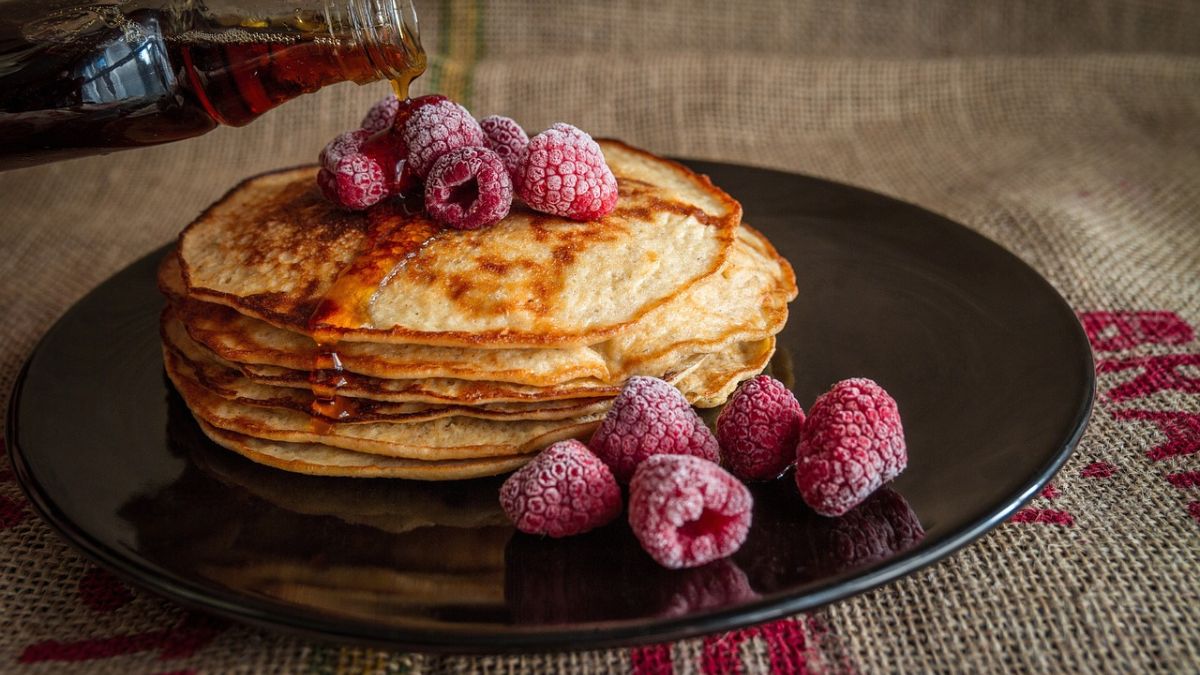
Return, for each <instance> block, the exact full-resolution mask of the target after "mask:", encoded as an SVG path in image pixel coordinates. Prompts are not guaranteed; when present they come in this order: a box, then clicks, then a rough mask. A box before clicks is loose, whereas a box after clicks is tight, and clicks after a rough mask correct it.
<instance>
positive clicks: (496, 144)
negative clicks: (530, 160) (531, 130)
mask: <svg viewBox="0 0 1200 675" xmlns="http://www.w3.org/2000/svg"><path fill="white" fill-rule="evenodd" d="M479 126H480V128H482V129H483V133H484V136H485V138H484V142H485V143H487V147H488V148H490V149H491V150H494V151H495V152H496V154H497V155H500V159H502V160H504V167H505V168H506V169H508V173H509V175H510V176H514V177H515V176H516V175H517V172H518V171H519V170H520V168H521V163H522V162H524V161H525V155H526V154H528V153H529V136H526V135H525V130H524V129H522V128H521V125H520V124H517V123H516V121H515V120H513V119H512V118H511V117H504V116H502V115H492V116H491V117H485V118H483V119H481V120H479Z"/></svg>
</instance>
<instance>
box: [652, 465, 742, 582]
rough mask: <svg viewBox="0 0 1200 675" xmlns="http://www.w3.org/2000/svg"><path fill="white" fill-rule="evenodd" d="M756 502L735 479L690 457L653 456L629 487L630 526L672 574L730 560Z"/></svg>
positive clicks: (740, 543) (717, 467) (738, 544)
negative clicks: (688, 568)
mask: <svg viewBox="0 0 1200 675" xmlns="http://www.w3.org/2000/svg"><path fill="white" fill-rule="evenodd" d="M753 506H754V500H753V498H752V497H751V496H750V491H749V490H748V489H746V486H745V485H743V484H742V482H741V481H739V480H738V479H737V478H735V477H734V476H733V475H732V474H730V473H729V472H727V471H725V470H724V469H722V468H721V467H719V466H717V465H716V464H713V463H712V462H710V461H707V460H704V459H700V458H699V457H692V456H688V455H655V456H653V457H651V458H649V459H647V460H646V461H644V462H642V463H641V465H640V466H638V468H637V472H636V473H634V475H633V480H632V481H630V483H629V526H630V527H631V528H632V529H633V534H634V536H636V537H637V539H638V541H639V542H640V543H641V544H642V548H643V549H645V550H646V552H647V553H649V554H650V557H652V558H654V560H655V561H657V562H658V564H660V565H662V566H663V567H667V568H670V569H680V568H683V567H698V566H700V565H703V564H705V563H708V562H712V561H713V560H717V559H719V558H724V557H727V556H729V555H732V554H733V553H734V552H735V551H737V550H738V548H740V547H741V545H742V542H744V541H745V540H746V534H747V533H748V532H749V531H750V519H751V511H752V509H753Z"/></svg>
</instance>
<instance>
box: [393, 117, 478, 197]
mask: <svg viewBox="0 0 1200 675" xmlns="http://www.w3.org/2000/svg"><path fill="white" fill-rule="evenodd" d="M403 138H404V144H405V145H406V146H407V147H408V164H409V166H410V167H412V170H413V173H415V174H416V175H417V177H418V178H421V179H422V180H424V179H425V176H427V175H428V174H429V170H430V169H432V168H433V164H434V162H436V161H438V159H439V158H440V157H441V156H442V155H444V154H446V153H447V152H450V151H451V150H456V149H458V148H464V147H483V129H480V128H479V123H478V122H476V121H475V118H474V117H471V113H470V112H468V111H467V109H466V108H464V107H462V106H461V105H459V104H457V103H455V102H453V101H448V100H442V101H435V102H433V103H428V104H426V105H421V106H419V107H417V109H416V110H413V111H412V113H411V115H409V117H408V121H407V122H406V123H405V124H404V135H403Z"/></svg>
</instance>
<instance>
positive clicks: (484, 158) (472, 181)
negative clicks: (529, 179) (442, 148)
mask: <svg viewBox="0 0 1200 675" xmlns="http://www.w3.org/2000/svg"><path fill="white" fill-rule="evenodd" d="M511 207H512V180H511V179H510V178H509V177H508V171H506V170H505V168H504V163H503V162H502V161H500V157H499V156H498V155H496V153H494V152H492V151H491V150H488V149H487V148H458V149H456V150H451V151H450V152H447V153H446V154H444V155H442V156H441V157H440V158H438V161H437V162H435V163H434V165H433V168H432V169H430V170H429V176H428V177H427V178H426V179H425V210H426V211H428V212H429V215H430V216H432V217H433V219H434V220H436V221H438V222H440V223H443V224H445V225H449V226H450V227H454V228H457V229H460V230H474V229H478V228H481V227H486V226H488V225H495V224H496V223H498V222H500V219H501V218H503V217H504V216H507V215H508V210H509V209H510V208H511Z"/></svg>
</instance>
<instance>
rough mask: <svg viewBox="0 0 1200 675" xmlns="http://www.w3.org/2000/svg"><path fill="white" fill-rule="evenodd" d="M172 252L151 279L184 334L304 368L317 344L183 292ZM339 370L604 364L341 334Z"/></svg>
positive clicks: (513, 371)
mask: <svg viewBox="0 0 1200 675" xmlns="http://www.w3.org/2000/svg"><path fill="white" fill-rule="evenodd" d="M181 274H182V272H181V271H180V269H179V259H178V257H177V256H176V255H175V253H174V252H172V253H171V254H169V255H168V256H167V257H166V258H164V259H163V262H162V264H161V265H160V266H159V273H158V284H159V288H160V289H162V291H163V293H164V294H166V295H167V297H169V298H171V299H172V301H173V302H174V303H175V305H176V306H177V307H178V308H179V311H178V314H179V316H180V318H181V319H182V320H183V321H184V324H185V325H186V327H187V330H188V334H189V335H191V337H192V339H194V340H196V341H197V342H199V343H200V344H202V345H204V346H205V347H207V348H208V349H209V350H211V351H212V352H214V353H215V354H217V355H218V356H220V357H221V358H223V359H226V360H228V361H234V362H239V363H249V364H256V365H272V366H279V367H281V368H292V369H297V370H307V369H310V368H312V366H313V363H314V359H315V358H316V349H317V344H316V342H314V341H313V339H312V338H311V337H309V336H307V335H304V334H302V333H296V332H293V331H290V330H284V329H282V328H277V327H275V326H272V325H271V324H269V323H267V322H265V321H262V320H260V319H255V318H253V317H250V316H246V315H245V314H240V313H238V312H237V311H236V310H234V309H231V308H229V307H226V306H224V305H218V304H215V303H211V302H202V301H197V300H194V299H191V298H188V297H187V287H186V286H185V285H184V283H183V278H182V277H181V276H180V275H181ZM337 352H338V356H339V358H340V359H341V360H342V365H343V367H345V369H346V370H349V371H351V372H354V373H359V374H362V375H371V376H373V377H384V378H418V377H449V378H458V379H466V380H498V381H502V382H515V383H518V384H531V385H544V384H553V383H561V382H566V381H568V380H574V379H580V378H588V377H593V378H600V379H602V378H605V377H607V375H608V368H607V366H606V364H605V362H604V357H602V356H601V355H600V354H599V353H597V352H596V351H595V350H592V349H589V348H587V347H565V348H544V349H536V348H535V349H487V350H481V349H463V348H461V347H436V346H430V345H414V344H375V343H371V342H346V343H341V344H339V345H338V347H337Z"/></svg>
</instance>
